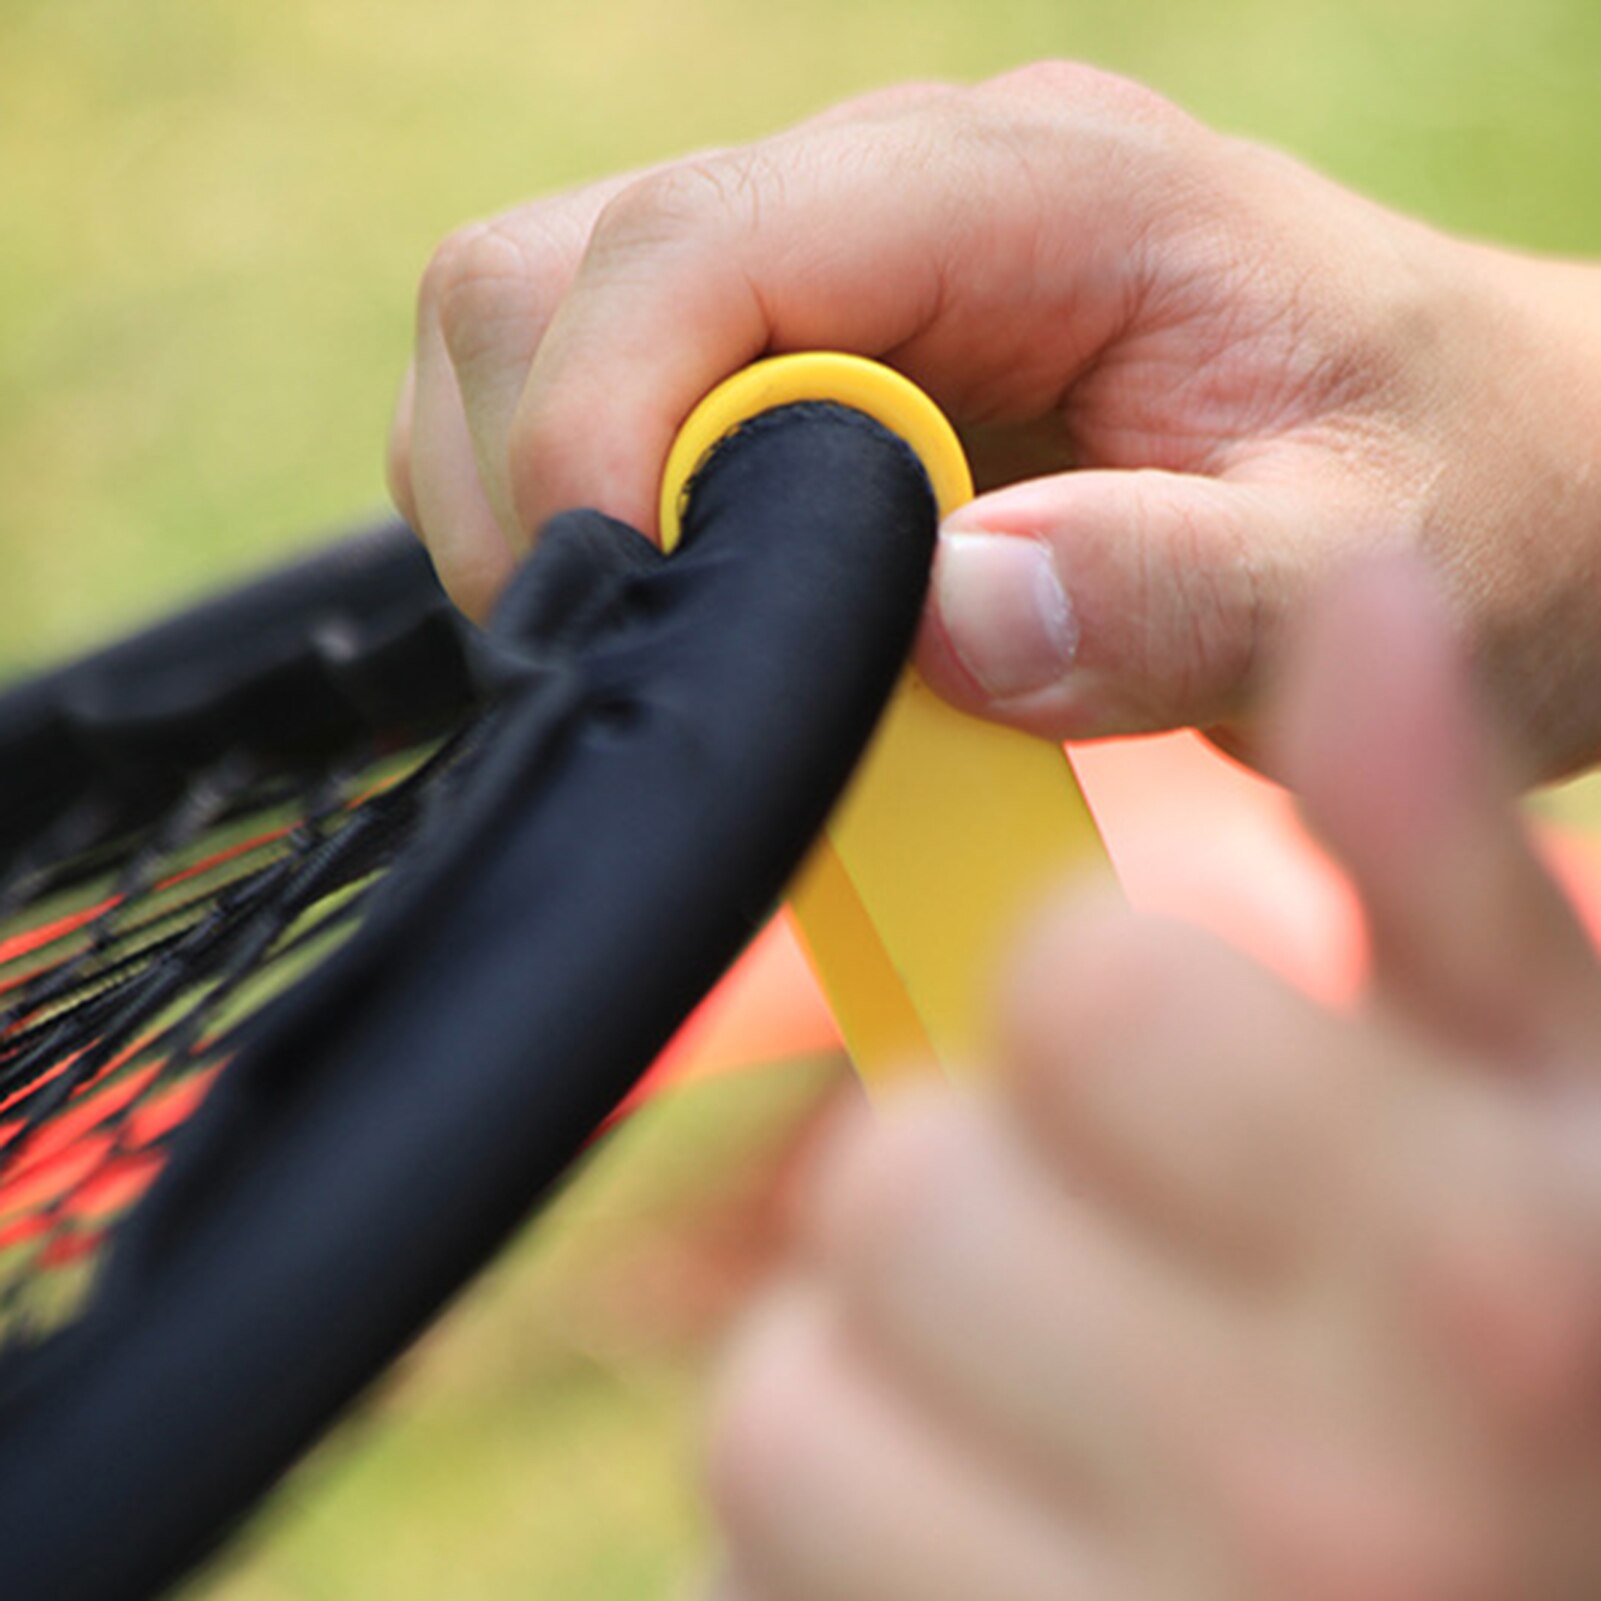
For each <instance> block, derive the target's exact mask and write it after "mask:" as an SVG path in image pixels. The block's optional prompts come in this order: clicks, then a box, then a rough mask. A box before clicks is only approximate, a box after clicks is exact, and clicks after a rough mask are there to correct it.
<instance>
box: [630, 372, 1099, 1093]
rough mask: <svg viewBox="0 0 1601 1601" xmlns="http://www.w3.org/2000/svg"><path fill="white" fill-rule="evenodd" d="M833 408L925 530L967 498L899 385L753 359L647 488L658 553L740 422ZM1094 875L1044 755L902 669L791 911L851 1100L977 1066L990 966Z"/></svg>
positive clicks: (948, 435) (1088, 827)
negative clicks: (878, 451)
mask: <svg viewBox="0 0 1601 1601" xmlns="http://www.w3.org/2000/svg"><path fill="white" fill-rule="evenodd" d="M804 400H826V401H834V402H837V403H838V404H840V405H845V406H851V407H854V408H855V409H856V410H859V411H863V412H865V413H866V414H867V415H868V416H870V417H872V418H874V419H875V420H876V421H878V422H880V423H882V424H883V425H884V426H885V427H886V428H888V429H889V430H890V431H891V432H893V433H895V434H898V435H899V436H900V437H901V438H903V439H905V440H906V442H907V443H908V444H910V445H911V446H912V448H913V449H914V450H915V451H916V452H917V453H918V456H919V458H920V459H921V460H922V462H923V464H924V467H925V468H926V470H927V471H928V474H929V479H930V481H931V482H932V484H933V486H934V492H935V497H936V499H937V500H938V502H939V510H940V515H941V516H944V515H946V514H947V513H949V512H951V511H953V510H954V509H955V508H956V507H957V506H959V505H961V504H962V503H963V502H964V501H966V500H969V499H971V497H972V493H973V487H972V478H971V475H970V474H969V472H968V467H967V462H966V459H965V457H964V455H963V453H962V447H961V444H960V442H959V441H958V440H957V438H956V434H955V431H954V430H953V429H952V428H951V425H950V423H949V422H948V421H947V420H946V419H945V417H944V415H943V414H942V413H941V412H940V410H939V409H938V407H936V406H935V405H934V403H933V402H932V401H931V400H930V399H929V398H928V397H927V396H926V395H924V394H923V392H922V391H921V390H920V389H918V388H917V387H916V386H915V385H913V384H912V383H910V382H909V381H908V380H907V379H905V378H903V377H901V375H900V374H899V373H896V372H893V371H892V370H891V369H889V368H887V367H883V366H880V365H879V364H878V363H876V362H871V361H866V360H864V359H862V358H861V357H858V356H846V355H838V354H834V353H828V352H810V353H807V354H804V355H796V356H776V357H773V358H771V359H770V360H768V361H763V362H758V363H756V364H755V365H754V366H752V367H748V368H746V369H745V370H744V371H743V372H740V373H736V374H735V375H734V376H733V377H732V378H730V379H729V380H727V382H725V383H724V384H722V385H720V386H719V387H718V388H717V389H715V390H713V391H712V393H711V394H710V395H708V396H707V397H706V399H705V400H704V401H702V402H701V404H700V406H699V407H697V408H696V410H695V412H694V413H693V414H692V415H691V417H690V419H689V421H688V422H686V423H685V425H684V428H683V430H682V431H681V432H680V434H679V436H678V439H677V442H676V443H675V445H674V447H673V450H672V453H671V454H670V456H669V458H668V463H667V469H666V472H665V474H664V476H663V481H662V500H661V528H662V542H663V546H664V548H666V549H668V550H671V549H672V548H673V546H674V544H676V543H677V540H678V537H679V532H680V526H681V517H682V513H683V509H684V498H685V495H686V493H687V490H688V486H689V484H690V481H691V479H692V478H693V476H694V474H695V472H696V470H697V469H698V468H699V466H700V464H701V463H702V462H703V461H704V460H705V459H706V457H707V455H708V454H709V453H710V452H711V450H712V449H713V448H715V446H716V445H717V443H718V441H720V440H721V439H722V438H724V437H725V436H726V435H727V434H728V433H730V432H731V431H732V430H733V429H735V428H737V427H738V426H739V424H740V423H742V422H745V421H747V420H748V419H749V418H751V417H753V416H756V415H757V414H758V413H760V412H763V411H768V410H771V409H773V408H774V407H777V406H783V405H789V404H793V403H795V402H797V401H804ZM1085 871H1090V872H1096V873H1101V874H1109V872H1110V869H1109V867H1108V865H1107V861H1106V856H1105V852H1104V850H1103V849H1102V847H1101V843H1100V839H1099V837H1098V836H1097V834H1096V832H1095V825H1094V823H1093V822H1092V821H1091V818H1090V814H1089V809H1088V808H1087V807H1086V806H1085V804H1084V798H1083V796H1082V794H1081V793H1080V791H1079V788H1078V784H1077V782H1076V781H1075V779H1074V777H1073V772H1072V769H1071V768H1070V767H1069V765H1068V761H1067V757H1066V755H1065V753H1064V752H1063V751H1062V749H1061V747H1060V746H1057V745H1054V744H1051V743H1048V742H1046V741H1043V740H1039V739H1034V738H1032V737H1030V736H1029V735H1026V734H1020V733H1018V732H1016V731H1015V730H1012V729H1007V728H1001V727H999V726H997V725H995V724H993V723H985V722H980V721H979V720H978V719H976V718H972V717H968V716H966V715H964V714H963V713H961V712H958V711H956V710H955V709H954V708H953V707H951V706H948V705H947V704H946V703H945V702H944V701H942V700H941V699H940V698H939V697H938V696H937V695H935V694H934V693H933V691H932V690H930V689H929V688H928V687H927V686H926V685H925V684H924V683H923V682H922V680H921V679H920V678H919V677H918V676H917V674H916V673H915V672H913V671H911V670H908V672H907V674H906V676H905V678H904V679H903V681H902V683H901V684H900V686H899V688H898V689H897V690H896V692H895V695H894V697H893V698H892V700H891V703H890V705H889V707H888V709H887V710H886V712H885V716H884V720H883V722H882V723H881V724H880V725H879V728H878V731H877V733H876V734H875V735H874V737H873V744H872V746H871V748H870V749H869V751H868V753H867V756H866V757H865V759H864V760H863V762H862V765H861V767H860V768H859V769H858V770H857V773H856V776H855V778H854V779H853V780H852V782H851V786H850V788H849V790H848V791H847V792H846V795H845V797H844V799H843V800H842V801H841V803H840V805H839V806H838V807H837V808H836V810H835V813H834V816H833V817H832V818H831V819H830V821H829V824H828V828H827V831H826V833H825V836H824V838H823V839H821V840H820V841H819V842H818V844H817V845H816V847H814V849H813V852H812V854H811V856H810V858H809V859H808V860H807V862H806V864H805V865H804V866H803V867H802V869H801V871H800V873H799V874H798V875H797V877H796V880H795V883H794V885H793V886H792V889H791V900H792V903H793V905H794V908H795V912H796V915H797V918H798V921H799V923H800V927H801V933H802V937H803V938H804V940H805V943H806V945H807V947H808V951H809V954H810V955H811V958H812V962H813V965H814V966H815V967H816V969H817V972H818V976H819V978H820V980H821V982H822V984H823V988H824V990H825V992H826V993H827V995H828V999H829V1003H830V1005H831V1006H832V1007H833V1009H834V1015H835V1018H836V1020H837V1021H838V1023H839V1026H840V1031H841V1033H843V1035H844V1036H845V1043H846V1045H847V1047H848V1048H849V1050H850V1053H851V1057H852V1059H853V1060H854V1062H855V1064H856V1067H857V1070H858V1072H860V1073H861V1075H862V1077H863V1079H864V1080H865V1081H866V1082H867V1084H868V1085H869V1087H876V1086H878V1085H880V1084H883V1083H887V1082H889V1081H890V1080H892V1079H893V1078H896V1077H899V1076H903V1075H905V1074H906V1073H908V1072H913V1071H918V1070H920V1069H926V1068H927V1067H928V1066H929V1065H930V1064H938V1065H939V1066H940V1067H942V1068H944V1069H945V1070H946V1071H947V1072H956V1073H960V1072H961V1071H962V1070H963V1069H964V1068H966V1067H969V1066H971V1065H972V1064H975V1063H979V1062H982V1061H983V1060H984V1058H985V1056H986V1055H987V1053H988V1047H989V1041H988V1039H987V1020H988V1018H989V1015H990V1011H991V1006H992V1001H993V989H994V984H995V981H996V977H997V972H998V968H999V965H1000V962H1001V959H1002V958H1003V957H1004V956H1005V954H1006V952H1007V950H1008V948H1009V945H1010V943H1011V942H1012V941H1013V940H1014V939H1015V938H1016V937H1017V933H1018V928H1019V924H1020V922H1021V920H1022V919H1023V918H1024V917H1025V916H1026V915H1027V913H1028V911H1029V910H1030V908H1031V907H1032V906H1033V905H1034V904H1035V903H1036V902H1037V901H1038V899H1039V898H1040V897H1041V896H1042V895H1043V894H1045V893H1046V892H1047V891H1048V890H1050V889H1051V888H1052V887H1054V886H1055V885H1056V884H1057V883H1058V882H1059V881H1060V880H1061V879H1062V878H1063V877H1065V876H1066V875H1067V874H1069V873H1072V872H1080V873H1082V872H1085Z"/></svg>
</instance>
